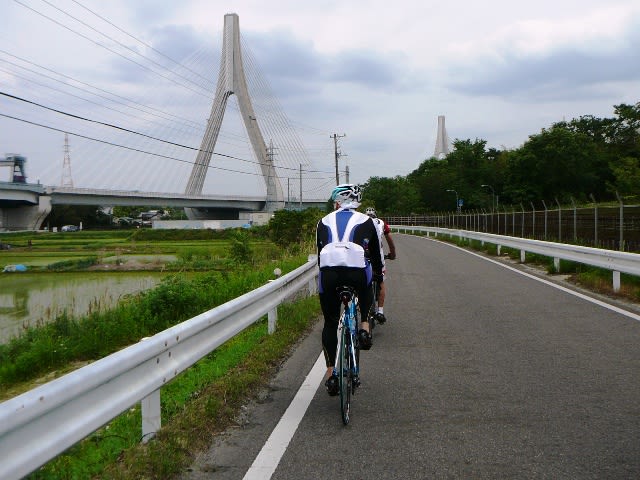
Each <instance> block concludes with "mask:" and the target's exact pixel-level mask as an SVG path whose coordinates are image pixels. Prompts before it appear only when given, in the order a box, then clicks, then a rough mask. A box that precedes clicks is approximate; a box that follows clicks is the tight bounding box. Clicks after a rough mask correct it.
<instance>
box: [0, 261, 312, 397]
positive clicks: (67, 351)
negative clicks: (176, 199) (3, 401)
mask: <svg viewBox="0 0 640 480" xmlns="http://www.w3.org/2000/svg"><path fill="white" fill-rule="evenodd" d="M305 261H306V257H305V258H302V257H297V258H290V259H284V260H281V261H279V262H277V263H276V264H272V263H270V262H269V263H267V264H265V265H262V266H261V267H257V266H251V268H244V269H239V270H238V271H236V272H235V273H228V272H209V273H203V274H200V275H193V274H192V275H183V274H176V275H172V276H170V277H167V278H165V279H163V281H162V283H161V284H160V285H159V286H158V287H156V288H154V289H152V290H148V291H146V292H143V293H141V294H140V295H139V296H138V297H134V298H133V299H130V300H129V301H125V302H122V303H121V304H119V305H118V306H117V307H115V308H113V309H111V310H107V311H97V312H95V313H93V314H91V315H88V316H86V317H84V318H82V319H72V318H68V317H67V316H66V315H61V316H59V317H57V318H56V319H54V320H53V321H51V322H49V323H46V324H44V325H39V326H35V327H31V328H27V329H26V330H25V332H24V333H23V334H22V335H20V336H19V337H17V338H13V339H11V340H10V341H9V342H8V343H7V344H0V388H2V390H8V389H9V388H13V387H15V386H16V384H17V383H21V382H28V381H30V380H33V379H35V378H37V377H38V376H41V375H45V374H48V373H51V372H53V371H55V370H56V369H59V368H62V367H64V366H65V365H67V364H69V363H71V362H85V361H90V360H95V359H97V358H101V357H103V356H106V355H109V354H110V353H113V352H114V351H116V350H118V349H120V348H122V347H124V346H126V345H129V344H131V343H133V342H137V341H139V340H140V339H141V338H143V337H147V336H151V335H153V334H155V333H157V332H160V331H162V330H165V329H167V328H169V327H171V326H173V325H175V324H177V323H179V322H181V321H184V320H187V319H189V318H192V317H195V316H196V315H198V314H200V313H202V312H204V311H207V310H209V309H211V308H213V307H215V306H217V305H220V304H222V303H224V302H226V301H229V300H231V299H233V298H236V297H238V296H240V295H242V294H244V293H246V292H248V291H250V290H253V289H255V288H257V287H259V286H261V285H264V284H265V283H266V282H267V280H269V279H271V278H273V269H274V265H277V266H278V267H279V268H280V269H281V270H282V272H283V273H287V272H289V271H291V270H294V269H295V268H297V267H298V266H300V265H301V264H303V263H305ZM1 396H2V395H0V397H1Z"/></svg>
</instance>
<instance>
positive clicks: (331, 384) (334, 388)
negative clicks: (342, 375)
mask: <svg viewBox="0 0 640 480" xmlns="http://www.w3.org/2000/svg"><path fill="white" fill-rule="evenodd" d="M324 385H325V387H327V393H328V394H329V395H331V396H332V397H335V396H336V395H338V390H339V388H340V385H339V383H338V377H336V376H335V375H331V376H330V377H329V378H327V381H326V382H324Z"/></svg>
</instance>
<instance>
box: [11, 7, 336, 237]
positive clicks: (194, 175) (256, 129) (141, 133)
mask: <svg viewBox="0 0 640 480" xmlns="http://www.w3.org/2000/svg"><path fill="white" fill-rule="evenodd" d="M221 37H222V45H221V47H220V46H218V47H215V48H213V49H212V48H208V49H206V48H205V49H202V50H201V51H199V52H197V53H195V54H192V55H191V56H190V57H188V58H187V59H186V60H184V61H182V62H176V61H173V60H171V58H170V57H168V56H166V55H164V54H162V53H160V52H159V51H157V50H155V49H154V48H153V47H151V46H149V45H146V44H143V48H137V49H135V50H132V49H130V48H129V49H128V47H126V44H124V43H122V42H119V41H118V40H117V39H115V38H111V37H110V38H109V41H108V42H102V43H101V44H100V45H101V46H103V47H104V48H106V49H107V52H106V53H104V54H109V55H111V56H114V55H115V54H117V55H116V57H117V58H119V62H120V63H119V65H118V69H119V71H120V72H121V73H122V72H127V73H128V74H129V75H130V76H131V77H134V78H131V79H129V81H128V83H124V82H122V83H117V84H116V85H117V87H116V91H114V90H113V88H114V83H112V82H111V83H110V84H109V87H110V89H109V90H107V88H103V87H102V86H100V85H101V83H103V82H101V79H94V80H93V81H91V82H89V81H84V80H82V79H81V78H80V77H78V76H75V75H76V74H74V75H69V74H67V73H63V72H59V71H55V72H54V71H50V70H47V68H46V66H43V65H41V64H35V63H33V62H30V61H29V60H28V59H24V58H17V57H13V56H12V55H11V53H10V52H8V51H5V50H0V55H1V56H2V57H0V58H2V60H4V63H3V65H4V66H5V67H8V70H5V71H7V72H8V73H9V75H10V76H11V79H12V80H13V81H14V86H15V87H16V89H15V90H13V92H18V93H19V94H14V93H12V92H9V91H3V92H1V93H2V97H3V99H2V100H3V102H4V103H5V104H6V106H7V107H8V108H7V109H3V110H4V112H0V113H1V114H2V116H1V117H0V120H1V121H2V122H5V121H6V122H9V121H11V122H19V123H20V124H21V125H23V126H24V131H25V134H27V135H33V137H34V141H40V140H42V139H47V140H48V141H49V142H50V141H51V138H57V139H60V140H59V142H57V143H58V145H60V146H61V145H62V139H63V138H65V150H64V155H63V151H62V148H60V149H57V150H52V151H47V152H46V157H47V159H46V161H44V162H43V161H42V159H41V158H35V159H34V158H33V156H32V157H31V158H30V159H29V163H30V165H29V168H30V172H28V173H29V179H30V180H32V179H33V178H34V177H35V178H37V188H35V190H36V191H37V190H38V189H39V188H41V187H43V188H44V191H45V194H48V195H50V197H51V201H52V202H53V203H54V204H55V203H63V202H66V201H70V202H71V203H76V204H79V203H85V201H86V203H88V204H102V200H108V201H109V203H108V204H109V205H117V204H123V203H126V204H132V203H127V202H130V201H132V200H134V199H135V201H136V203H134V204H138V203H137V202H139V201H146V202H147V203H146V204H147V205H148V204H161V205H166V206H183V207H186V208H187V214H188V215H189V216H190V217H192V218H216V215H217V214H219V213H220V211H221V209H225V208H226V209H227V210H229V208H231V209H232V210H233V209H247V210H251V209H254V208H255V209H257V210H262V211H274V210H276V209H279V208H283V207H285V206H286V205H295V206H301V205H305V206H306V205H321V204H324V202H325V201H326V199H327V197H328V194H329V192H330V190H331V187H332V185H333V182H334V181H335V177H334V175H333V172H332V171H331V169H329V168H326V169H325V170H322V169H321V168H318V167H317V166H316V165H318V164H322V163H326V164H327V165H329V164H330V162H331V157H332V152H331V150H330V148H329V145H328V143H329V142H328V140H329V135H328V134H327V132H322V131H320V130H317V129H312V128H310V127H306V126H302V127H300V126H298V125H296V124H295V123H294V122H292V121H290V120H289V119H288V118H287V116H286V115H285V114H284V111H283V108H282V107H281V106H280V102H279V100H278V98H277V97H276V95H275V94H274V93H273V91H272V90H271V88H270V86H269V84H268V82H267V81H266V79H265V78H264V76H263V75H262V74H261V73H260V68H259V66H258V62H257V60H256V59H255V57H254V55H253V53H252V51H251V49H250V48H249V47H248V46H247V44H246V42H245V41H244V39H243V38H242V36H241V35H240V28H239V19H238V16H237V15H235V14H228V15H226V16H225V22H224V30H223V34H222V35H221ZM80 38H81V39H82V40H83V41H85V40H86V41H89V40H91V38H92V37H90V36H89V35H86V34H80ZM94 43H95V42H94ZM216 52H217V55H216V54H215V53H216ZM212 53H214V54H213V55H212ZM125 63H126V66H125ZM215 66H218V72H217V73H215V70H213V69H214V68H215ZM140 84H142V85H143V86H144V93H145V95H143V96H140V95H139V94H138V93H136V95H133V94H132V93H130V92H128V91H129V90H131V91H133V90H138V89H139V87H140ZM7 90H10V89H9V88H7ZM283 92H285V94H286V90H283ZM67 136H68V138H69V141H68V142H67V141H66V137H67ZM303 136H305V137H306V138H305V142H308V139H309V138H311V139H312V140H311V141H312V142H313V141H315V142H316V143H319V137H322V139H323V140H324V142H325V143H327V145H326V148H321V149H316V150H315V156H314V154H313V153H312V154H309V150H308V149H307V148H306V147H305V142H303V139H302V137H303ZM314 136H315V138H314ZM312 152H313V150H312ZM63 159H64V163H63ZM325 159H326V162H325ZM34 160H35V161H34ZM34 164H37V165H36V166H35V168H34ZM2 191H4V190H2ZM35 194H36V195H40V194H39V193H37V192H35ZM1 198H3V196H2V194H0V208H2V207H3V205H4V204H3V203H2V201H1ZM71 199H75V200H73V201H71ZM153 199H155V201H156V202H152V200H153ZM221 202H222V203H224V202H228V203H226V206H225V205H221ZM45 203H46V202H45ZM5 204H6V202H5ZM5 208H6V207H5ZM46 208H47V207H46V205H44V206H43V207H42V208H40V211H39V212H38V213H37V215H34V218H41V217H42V215H43V209H45V210H46ZM207 209H209V210H207ZM20 216H24V214H23V213H21V214H20ZM45 216H46V215H45ZM0 218H4V220H5V222H4V223H5V225H4V227H5V228H6V227H7V225H6V224H7V223H9V224H10V223H12V222H11V219H8V218H7V214H6V213H5V215H3V216H2V217H0ZM225 218H226V217H225ZM42 220H44V218H42Z"/></svg>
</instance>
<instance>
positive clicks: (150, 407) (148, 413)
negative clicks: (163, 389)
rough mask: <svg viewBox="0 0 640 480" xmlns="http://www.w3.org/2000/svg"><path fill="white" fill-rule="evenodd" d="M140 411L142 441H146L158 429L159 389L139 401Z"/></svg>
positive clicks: (159, 419) (154, 434)
mask: <svg viewBox="0 0 640 480" xmlns="http://www.w3.org/2000/svg"><path fill="white" fill-rule="evenodd" d="M140 409H141V411H142V443H147V442H148V441H149V440H151V439H152V438H153V437H155V436H156V432H157V431H158V430H160V424H161V422H162V421H161V418H160V389H158V390H156V391H155V392H153V393H151V394H150V395H147V396H146V397H145V398H143V399H142V400H141V401H140Z"/></svg>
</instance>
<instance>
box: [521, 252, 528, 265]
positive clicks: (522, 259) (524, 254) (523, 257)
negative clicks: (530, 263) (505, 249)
mask: <svg viewBox="0 0 640 480" xmlns="http://www.w3.org/2000/svg"><path fill="white" fill-rule="evenodd" d="M526 258H527V252H525V251H524V250H520V263H524V262H525V260H526Z"/></svg>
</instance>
